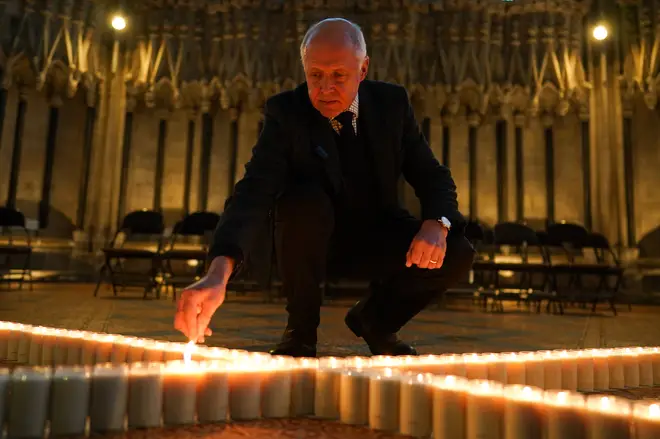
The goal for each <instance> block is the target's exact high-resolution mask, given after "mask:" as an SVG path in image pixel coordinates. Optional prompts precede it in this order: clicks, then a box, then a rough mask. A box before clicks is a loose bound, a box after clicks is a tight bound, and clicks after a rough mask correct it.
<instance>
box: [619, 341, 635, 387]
mask: <svg viewBox="0 0 660 439" xmlns="http://www.w3.org/2000/svg"><path fill="white" fill-rule="evenodd" d="M616 353H617V354H618V355H619V358H620V359H621V364H622V366H623V384H624V386H625V387H626V388H629V389H636V388H638V387H639V384H640V367H639V358H640V357H639V355H638V354H637V352H635V351H634V350H633V349H631V348H625V349H616Z"/></svg>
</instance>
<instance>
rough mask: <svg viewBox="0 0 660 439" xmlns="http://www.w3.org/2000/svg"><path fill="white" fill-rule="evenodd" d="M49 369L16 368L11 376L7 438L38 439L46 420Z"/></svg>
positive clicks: (40, 436) (42, 433)
mask: <svg viewBox="0 0 660 439" xmlns="http://www.w3.org/2000/svg"><path fill="white" fill-rule="evenodd" d="M51 375H52V372H51V369H50V368H48V367H34V368H29V367H19V368H16V369H15V370H14V372H13V373H12V376H11V392H10V399H9V417H8V419H7V436H8V437H11V438H19V437H20V438H42V437H43V436H44V429H45V428H46V419H47V418H48V398H49V396H50V380H51Z"/></svg>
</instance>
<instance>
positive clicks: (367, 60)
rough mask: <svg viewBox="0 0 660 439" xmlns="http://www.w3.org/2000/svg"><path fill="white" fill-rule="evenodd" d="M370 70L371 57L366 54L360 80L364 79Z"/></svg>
mask: <svg viewBox="0 0 660 439" xmlns="http://www.w3.org/2000/svg"><path fill="white" fill-rule="evenodd" d="M368 72H369V57H368V56H365V57H364V61H362V66H361V67H360V81H364V80H365V79H366V77H367V73H368Z"/></svg>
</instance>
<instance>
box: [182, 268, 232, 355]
mask: <svg viewBox="0 0 660 439" xmlns="http://www.w3.org/2000/svg"><path fill="white" fill-rule="evenodd" d="M233 270H234V260H233V259H231V258H228V257H224V256H219V257H217V258H215V259H213V261H211V265H210V266H209V270H208V272H207V273H206V275H205V276H204V277H203V278H201V279H200V280H198V281H197V282H195V283H194V284H192V285H190V286H189V287H187V288H185V289H184V290H183V292H182V293H181V296H180V297H179V300H178V302H177V309H176V315H175V316H174V328H176V329H177V330H178V331H181V332H182V333H183V334H184V335H185V336H186V337H188V340H194V341H195V342H197V343H203V342H204V337H205V336H207V337H208V336H210V335H211V330H210V329H209V323H210V322H211V317H213V314H214V313H215V311H216V310H217V309H218V307H220V305H222V303H223V302H224V301H225V295H226V292H227V282H228V281H229V277H230V275H231V273H232V271H233Z"/></svg>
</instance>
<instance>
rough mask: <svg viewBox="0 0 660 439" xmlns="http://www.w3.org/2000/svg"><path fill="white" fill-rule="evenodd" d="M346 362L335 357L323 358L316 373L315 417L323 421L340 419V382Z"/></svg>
mask: <svg viewBox="0 0 660 439" xmlns="http://www.w3.org/2000/svg"><path fill="white" fill-rule="evenodd" d="M343 364H344V361H343V360H342V359H339V358H335V357H325V358H321V359H320V361H319V368H318V369H317V371H316V390H315V393H314V415H316V416H317V417H319V418H322V419H338V418H339V382H340V378H339V377H340V375H341V371H342V366H343Z"/></svg>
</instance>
